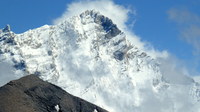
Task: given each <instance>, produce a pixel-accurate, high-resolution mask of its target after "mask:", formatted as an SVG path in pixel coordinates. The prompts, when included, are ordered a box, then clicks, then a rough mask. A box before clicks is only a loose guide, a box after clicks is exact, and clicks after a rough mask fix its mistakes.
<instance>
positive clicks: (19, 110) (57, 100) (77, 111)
mask: <svg viewBox="0 0 200 112" xmlns="http://www.w3.org/2000/svg"><path fill="white" fill-rule="evenodd" d="M0 112H107V111H106V110H104V109H102V108H100V107H98V106H96V105H94V104H91V103H89V102H87V101H85V100H83V99H80V98H78V97H75V96H73V95H71V94H69V93H67V92H65V91H64V90H62V89H61V88H60V87H58V86H55V85H53V84H51V83H48V82H45V81H43V80H41V79H40V78H38V77H37V76H36V75H28V76H25V77H23V78H21V79H19V80H14V81H11V82H9V83H8V84H6V85H4V86H2V87H0Z"/></svg>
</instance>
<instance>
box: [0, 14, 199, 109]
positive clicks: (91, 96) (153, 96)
mask: <svg viewBox="0 0 200 112" xmlns="http://www.w3.org/2000/svg"><path fill="white" fill-rule="evenodd" d="M0 55H1V61H5V60H7V61H9V62H11V63H12V65H13V67H14V68H15V71H14V72H15V73H16V74H15V75H16V76H15V77H21V76H18V74H22V73H23V75H27V74H35V75H38V76H39V77H40V78H41V79H43V80H46V81H49V82H51V83H53V84H55V85H57V86H59V87H61V88H62V89H64V90H66V91H67V92H69V93H71V94H73V95H76V96H78V97H81V98H83V99H85V100H87V101H90V102H92V103H94V104H96V105H99V106H100V107H102V108H104V109H106V110H108V111H111V112H199V111H200V108H198V107H199V106H200V104H199V102H198V101H199V100H200V86H199V84H198V83H196V82H195V81H194V80H193V79H191V78H189V77H185V79H184V82H181V81H180V83H175V82H173V79H170V77H166V75H164V74H163V73H162V72H161V70H160V68H161V67H160V63H159V61H158V60H157V59H155V58H154V57H151V56H150V55H149V54H148V53H147V52H145V51H143V50H142V49H139V48H138V47H137V46H136V45H134V44H133V43H132V42H131V41H129V40H128V38H127V37H126V34H125V33H124V32H123V31H121V30H120V29H118V27H117V25H116V24H114V23H113V22H112V20H110V19H109V18H107V17H105V16H104V15H101V14H100V13H99V12H97V11H94V10H89V11H85V12H83V13H82V14H80V15H77V16H73V17H71V18H68V19H66V20H64V21H63V22H61V23H59V24H57V25H44V26H42V27H40V28H37V29H33V30H29V31H27V32H24V33H22V34H15V33H14V32H12V31H11V30H10V27H9V26H7V27H6V28H4V29H2V30H0ZM13 77H14V76H13ZM182 99H185V100H182ZM188 106H190V108H188ZM197 109H199V110H197Z"/></svg>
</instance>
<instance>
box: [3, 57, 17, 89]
mask: <svg viewBox="0 0 200 112" xmlns="http://www.w3.org/2000/svg"><path fill="white" fill-rule="evenodd" d="M1 57H2V56H0V58H1ZM19 77H20V76H19V75H16V71H15V69H14V67H13V64H12V63H11V61H9V60H1V61H0V87H1V86H3V85H5V84H6V83H8V82H9V81H11V80H15V79H18V78H19Z"/></svg>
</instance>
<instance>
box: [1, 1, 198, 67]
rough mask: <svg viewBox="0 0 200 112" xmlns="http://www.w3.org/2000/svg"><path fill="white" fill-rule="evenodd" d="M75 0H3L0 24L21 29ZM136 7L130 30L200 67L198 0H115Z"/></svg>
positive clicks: (39, 23) (58, 13) (49, 17)
mask: <svg viewBox="0 0 200 112" xmlns="http://www.w3.org/2000/svg"><path fill="white" fill-rule="evenodd" d="M72 2H74V0H57V1H55V0H2V1H1V3H0V10H1V13H0V28H3V27H4V26H5V25H6V24H10V25H11V29H12V31H14V32H15V33H22V32H24V31H26V30H28V29H34V28H37V27H40V26H42V25H44V24H52V21H53V20H54V19H55V18H57V17H60V16H61V15H62V14H63V12H64V11H65V10H66V6H67V4H70V3H72ZM114 2H115V3H116V4H119V5H122V6H124V7H128V8H130V9H132V10H135V11H136V15H130V19H129V22H128V23H127V24H131V21H133V20H136V22H135V24H134V26H133V27H131V28H132V31H133V32H134V33H135V34H136V35H138V36H140V38H141V40H142V41H147V42H150V43H151V44H152V45H153V46H154V47H155V48H156V49H159V50H167V51H168V52H170V53H171V54H172V55H174V56H175V57H177V58H178V59H180V60H182V62H183V63H185V64H186V65H187V66H188V67H189V68H190V69H195V70H197V71H200V70H198V69H200V65H199V62H200V61H199V60H200V58H199V57H200V55H199V53H200V43H199V45H198V42H200V34H199V33H198V31H199V32H200V7H199V6H200V0H176V1H174V0H151V1H150V0H126V1H125V0H114Z"/></svg>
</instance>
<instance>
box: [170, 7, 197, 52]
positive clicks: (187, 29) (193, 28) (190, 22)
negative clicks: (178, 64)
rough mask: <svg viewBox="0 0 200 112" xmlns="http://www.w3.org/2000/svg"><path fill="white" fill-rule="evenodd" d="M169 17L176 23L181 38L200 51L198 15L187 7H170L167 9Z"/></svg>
mask: <svg viewBox="0 0 200 112" xmlns="http://www.w3.org/2000/svg"><path fill="white" fill-rule="evenodd" d="M168 16H169V19H170V20H172V21H174V22H175V23H177V25H178V28H179V31H180V35H181V38H182V39H183V40H184V41H186V42H187V43H188V44H190V45H192V46H193V48H194V49H195V50H194V51H195V52H194V53H195V54H199V53H200V15H198V14H195V13H193V12H191V11H189V10H187V9H177V8H172V9H170V10H168Z"/></svg>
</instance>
